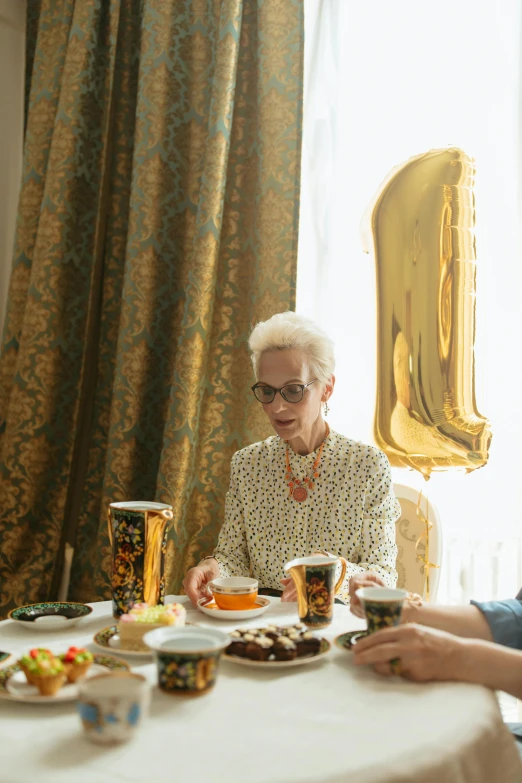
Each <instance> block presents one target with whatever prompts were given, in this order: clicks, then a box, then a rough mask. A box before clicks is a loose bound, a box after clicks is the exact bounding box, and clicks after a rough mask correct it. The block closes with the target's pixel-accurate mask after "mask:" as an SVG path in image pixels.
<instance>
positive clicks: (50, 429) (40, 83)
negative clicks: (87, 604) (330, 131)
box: [0, 0, 303, 612]
mask: <svg viewBox="0 0 522 783" xmlns="http://www.w3.org/2000/svg"><path fill="white" fill-rule="evenodd" d="M28 5H29V7H30V8H31V9H32V11H31V16H30V18H28V38H29V40H28V64H29V69H30V79H29V81H28V95H27V119H26V135H25V153H24V172H23V183H22V191H21V200H20V207H19V216H18V226H17V237H16V248H15V257H14V266H13V273H12V279H11V284H10V292H9V302H8V313H7V319H6V325H5V332H4V340H3V350H2V356H1V360H0V469H1V474H0V591H1V605H0V611H1V612H5V611H6V610H7V609H9V608H10V607H12V606H15V605H17V604H21V603H27V602H30V601H35V600H45V599H52V598H55V597H56V594H57V589H58V585H59V583H60V575H61V571H62V566H63V557H64V550H65V545H66V543H68V544H69V545H70V546H72V547H73V548H74V558H73V564H72V571H71V587H70V593H69V597H70V598H71V599H76V600H94V599H102V598H107V597H108V596H109V591H108V584H109V581H108V580H109V577H108V571H109V568H110V551H109V545H108V538H107V532H106V513H107V505H108V503H110V502H111V501H117V500H153V499H156V500H161V501H164V502H171V503H172V504H173V506H174V512H175V519H174V525H173V529H172V532H171V537H170V541H169V549H168V555H169V556H168V563H169V590H170V591H179V590H180V585H181V579H182V577H183V575H184V572H185V570H186V569H187V568H188V567H190V566H191V565H193V564H194V563H195V562H196V561H197V560H198V559H199V558H200V557H201V556H202V555H204V554H208V553H209V551H211V549H212V547H213V545H214V543H215V541H216V538H217V534H218V531H219V528H220V525H221V521H222V509H223V504H224V494H225V492H226V487H227V483H228V469H229V461H230V457H231V455H232V453H233V452H234V451H235V450H236V449H238V448H241V447H242V446H244V445H245V444H247V443H250V442H253V441H255V440H258V439H259V438H261V437H266V435H267V434H269V433H268V431H267V428H266V424H265V423H264V421H263V420H262V412H260V410H259V408H260V406H259V405H258V404H256V403H255V400H254V399H253V395H251V393H250V390H249V387H250V385H251V383H252V382H253V381H252V377H251V368H250V364H249V358H248V354H247V345H246V339H247V336H248V333H249V331H250V329H251V326H252V325H253V324H254V323H255V322H257V321H258V320H260V319H264V318H266V317H269V316H270V315H272V314H273V313H274V312H278V311H282V310H285V309H288V308H292V307H293V305H294V298H295V271H296V253H297V223H298V211H299V175H300V148H301V108H302V53H303V9H302V2H301V0H76V1H74V0H39V1H38V3H36V2H35V3H34V4H33V5H32V4H31V3H29V4H28ZM36 8H37V12H35V10H34V9H36ZM32 34H34V36H36V38H35V39H34V40H33V39H32V38H31V35H32Z"/></svg>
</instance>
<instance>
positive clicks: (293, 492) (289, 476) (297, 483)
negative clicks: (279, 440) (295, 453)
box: [285, 424, 330, 503]
mask: <svg viewBox="0 0 522 783" xmlns="http://www.w3.org/2000/svg"><path fill="white" fill-rule="evenodd" d="M329 434H330V427H329V426H328V424H326V435H325V436H324V440H323V442H322V443H321V445H320V446H319V451H318V452H317V457H316V458H315V460H314V464H313V465H312V469H311V471H310V474H309V475H308V476H305V477H304V479H302V480H301V479H296V478H295V477H294V474H293V473H292V468H291V467H290V451H289V448H288V441H287V440H286V441H285V443H286V483H287V484H288V488H289V490H290V497H291V498H293V499H294V500H297V502H298V503H302V502H303V500H306V498H307V497H308V489H313V488H314V483H313V481H312V479H316V478H318V476H319V473H318V471H317V468H318V467H319V463H320V462H321V456H322V453H323V449H324V444H325V443H326V438H327V437H328V435H329ZM305 485H306V486H305ZM306 487H308V489H306Z"/></svg>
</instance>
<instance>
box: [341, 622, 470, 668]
mask: <svg viewBox="0 0 522 783" xmlns="http://www.w3.org/2000/svg"><path fill="white" fill-rule="evenodd" d="M468 648H470V645H469V642H468V641H467V640H465V639H461V638H459V637H458V636H453V634H449V633H446V632H445V631H439V630H437V629H435V628H427V627H426V626H423V625H414V624H410V623H408V624H407V625H400V626H397V627H395V628H385V629H384V630H382V631H376V632H375V633H373V634H370V636H365V637H362V638H360V639H359V640H358V641H357V643H356V644H355V645H354V647H353V650H354V659H353V660H354V663H355V664H356V665H359V666H360V665H363V664H372V665H373V668H374V669H375V671H376V672H378V673H379V674H384V675H390V674H401V675H402V676H403V677H406V678H407V679H409V680H415V681H416V682H427V681H430V680H459V679H464V675H463V672H464V671H465V670H466V668H467V667H468V666H469V665H470V663H471V661H469V660H468V658H469V656H468V655H467V653H468ZM470 650H471V648H470ZM394 659H399V661H398V664H395V665H393V666H391V665H390V661H392V660H394ZM466 679H467V677H466Z"/></svg>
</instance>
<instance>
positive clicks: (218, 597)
mask: <svg viewBox="0 0 522 783" xmlns="http://www.w3.org/2000/svg"><path fill="white" fill-rule="evenodd" d="M208 588H209V590H210V592H211V593H212V596H213V598H214V601H215V602H216V604H217V606H218V607H219V609H232V610H237V609H253V608H254V606H255V605H256V601H257V590H258V582H257V579H251V578H250V577H247V576H224V577H219V578H218V579H213V580H212V581H211V582H209V585H208Z"/></svg>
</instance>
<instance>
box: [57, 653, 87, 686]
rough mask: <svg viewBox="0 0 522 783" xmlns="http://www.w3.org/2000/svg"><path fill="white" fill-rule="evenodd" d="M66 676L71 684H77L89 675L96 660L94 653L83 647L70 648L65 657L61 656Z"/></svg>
mask: <svg viewBox="0 0 522 783" xmlns="http://www.w3.org/2000/svg"><path fill="white" fill-rule="evenodd" d="M60 660H61V662H62V663H63V667H64V669H65V674H66V677H67V680H68V681H69V682H76V680H78V679H79V678H80V677H83V676H84V674H86V673H87V670H88V669H89V667H90V666H91V665H92V662H93V660H94V658H93V655H92V653H90V652H89V651H88V650H85V649H84V648H83V647H69V649H68V650H67V652H66V653H65V654H64V655H60Z"/></svg>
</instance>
